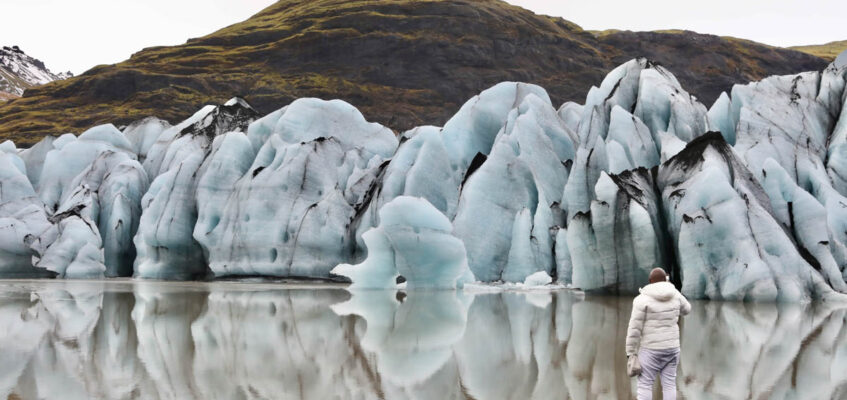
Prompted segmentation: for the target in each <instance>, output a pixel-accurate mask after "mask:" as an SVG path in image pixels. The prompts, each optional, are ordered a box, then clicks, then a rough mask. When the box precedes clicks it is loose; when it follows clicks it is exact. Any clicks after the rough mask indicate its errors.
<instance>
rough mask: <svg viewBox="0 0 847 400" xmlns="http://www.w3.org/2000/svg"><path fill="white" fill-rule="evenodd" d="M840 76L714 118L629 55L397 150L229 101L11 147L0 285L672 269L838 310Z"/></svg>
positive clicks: (504, 95) (785, 86)
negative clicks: (572, 91) (572, 84)
mask: <svg viewBox="0 0 847 400" xmlns="http://www.w3.org/2000/svg"><path fill="white" fill-rule="evenodd" d="M846 80H847V66H844V65H839V64H837V63H834V64H832V65H830V66H829V67H828V68H826V69H825V70H824V71H820V72H807V73H801V74H796V75H790V76H777V77H770V78H766V79H764V80H762V81H759V82H753V83H749V84H739V85H735V86H734V87H733V88H732V90H730V91H728V92H727V93H725V94H723V95H722V96H720V98H719V99H718V100H717V101H716V102H715V103H714V104H713V105H712V107H711V108H709V109H707V108H706V107H705V106H704V105H703V104H701V103H700V102H699V101H698V100H697V98H696V97H695V96H693V95H691V94H689V93H688V92H686V91H685V89H684V88H683V87H682V86H681V85H680V84H679V82H678V81H677V79H676V78H675V77H674V76H673V74H672V73H671V72H670V71H668V70H667V69H665V68H663V67H661V66H659V65H657V64H655V63H652V62H650V61H648V60H646V59H635V60H631V61H629V62H627V63H624V64H623V65H621V66H619V67H618V68H616V69H614V70H613V71H611V72H610V73H609V74H608V75H607V77H606V78H605V79H604V80H603V82H601V83H600V84H599V86H597V87H593V88H592V89H591V90H590V91H589V92H588V94H587V96H586V99H585V103H584V104H577V103H574V102H568V103H565V104H564V105H561V106H560V107H558V108H556V107H554V105H553V104H552V103H551V101H550V97H549V96H548V95H547V93H546V92H545V91H544V89H543V88H541V87H538V86H536V85H531V84H525V83H517V82H504V83H501V84H498V85H496V86H494V87H492V88H490V89H488V90H485V91H483V92H482V93H480V94H479V95H478V96H475V97H474V98H472V99H470V100H469V101H468V102H467V103H465V104H464V105H463V106H462V107H461V109H460V110H458V112H457V113H456V115H455V116H453V117H452V118H451V119H450V120H449V121H447V122H446V123H445V125H444V126H443V127H436V126H422V127H418V128H414V129H412V130H409V131H407V132H404V133H401V134H400V135H399V136H395V134H394V133H393V132H392V131H391V130H390V129H388V128H386V127H384V126H381V125H379V124H375V123H371V122H368V121H367V120H366V119H365V117H364V116H363V115H362V114H361V113H360V112H359V111H358V110H357V109H356V108H355V107H353V106H352V105H350V104H348V103H345V102H343V101H341V100H332V101H324V100H319V99H299V100H296V101H294V102H292V103H291V104H289V105H287V106H285V107H283V108H281V109H279V110H277V111H274V112H272V113H270V114H268V115H266V116H264V117H261V118H260V115H259V113H258V112H257V111H256V110H254V109H253V108H252V107H251V106H250V105H249V104H248V103H247V102H246V101H244V100H243V99H238V98H235V99H232V100H230V101H228V102H227V103H225V104H223V105H220V106H213V105H209V106H206V107H203V108H202V109H201V110H199V111H198V112H197V113H195V114H194V115H193V116H191V117H189V118H188V119H186V120H185V121H182V122H180V123H178V124H176V125H171V124H170V123H168V122H166V121H162V120H159V119H156V118H154V117H150V118H146V119H143V120H140V121H138V122H136V123H133V124H130V125H129V126H128V127H127V128H125V129H124V130H123V131H120V130H118V129H117V128H115V127H114V126H112V125H102V126H98V127H95V128H92V129H90V130H89V131H86V132H84V133H83V134H82V135H80V136H79V137H76V136H74V135H72V134H66V135H63V136H61V137H58V138H52V137H49V138H45V139H44V140H42V141H41V142H39V143H38V144H37V145H35V146H33V147H32V148H29V149H17V148H16V147H15V145H14V144H13V143H11V142H7V143H4V144H2V145H0V152H2V154H0V163H3V165H5V167H4V168H3V170H2V176H0V178H2V181H1V182H2V184H3V186H2V192H0V221H2V224H3V225H2V226H0V229H2V231H0V251H2V254H3V255H4V257H3V261H2V263H0V275H2V276H58V277H68V278H71V277H91V276H101V275H104V276H130V275H132V276H137V277H141V278H163V279H193V278H198V277H221V276H239V275H241V276H256V275H259V276H273V277H307V278H322V279H343V278H342V277H341V276H339V275H336V274H333V273H331V271H332V270H333V268H336V266H339V265H342V266H341V267H338V268H337V269H336V270H337V271H339V272H340V271H343V274H341V275H344V276H346V277H348V278H352V280H353V281H354V287H355V286H358V287H394V286H395V285H396V278H397V276H398V275H402V276H403V277H404V278H406V279H407V281H408V282H409V283H408V286H409V287H455V286H456V285H457V282H459V283H461V282H464V281H465V280H468V279H471V277H473V279H476V280H480V281H483V282H497V281H505V282H524V281H526V280H527V279H528V278H531V277H539V276H542V275H547V276H550V277H551V279H552V280H553V281H557V282H558V283H560V284H565V285H570V286H572V287H575V288H580V289H584V290H588V291H605V292H612V293H634V292H635V291H636V290H637V288H638V287H639V286H641V285H643V284H644V283H645V281H646V274H647V272H648V271H649V270H650V269H651V268H654V267H663V268H665V269H666V270H668V271H669V272H670V274H671V277H672V280H673V281H674V282H675V283H676V284H678V285H679V286H680V287H681V288H682V290H683V292H684V293H685V294H686V295H689V296H691V297H696V298H711V299H743V300H777V301H806V300H810V299H819V298H824V299H836V298H842V297H843V293H845V292H847V283H845V277H847V268H845V267H847V208H845V207H844V204H847V198H845V195H847V178H844V177H845V176H847V107H845V106H844V105H845V102H847V90H845V81H846ZM709 132H712V133H709ZM385 216H389V220H388V221H384V218H385ZM433 224H434V225H433ZM427 229H428V230H430V231H427V232H428V233H426V234H425V233H424V230H427ZM433 229H434V230H433ZM412 243H414V244H415V245H414V246H413V245H412ZM398 256H402V257H401V258H398ZM436 264H438V265H437V266H436ZM453 267H455V268H453ZM465 267H466V270H462V268H465ZM448 270H449V273H447V271H448ZM458 270H462V272H461V273H459V272H457V271H458ZM454 272H455V275H454ZM454 278H455V279H456V280H453V279H454ZM530 280H532V281H533V282H535V279H534V278H531V279H530Z"/></svg>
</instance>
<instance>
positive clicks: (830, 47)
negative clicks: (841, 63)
mask: <svg viewBox="0 0 847 400" xmlns="http://www.w3.org/2000/svg"><path fill="white" fill-rule="evenodd" d="M789 49H793V50H797V51H802V52H803V53H808V54H811V55H813V56H817V57H820V58H823V59H824V60H827V61H832V60H835V57H838V55H839V54H841V53H842V52H844V50H847V40H839V41H836V42H829V43H826V44H816V45H810V46H794V47H789Z"/></svg>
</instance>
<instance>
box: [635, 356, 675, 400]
mask: <svg viewBox="0 0 847 400" xmlns="http://www.w3.org/2000/svg"><path fill="white" fill-rule="evenodd" d="M638 361H640V362H641V375H638V400H651V399H652V398H653V382H654V381H655V380H656V376H657V375H659V374H661V376H662V399H664V400H676V366H677V364H679V348H678V347H677V348H675V349H665V350H651V349H641V350H640V351H639V352H638Z"/></svg>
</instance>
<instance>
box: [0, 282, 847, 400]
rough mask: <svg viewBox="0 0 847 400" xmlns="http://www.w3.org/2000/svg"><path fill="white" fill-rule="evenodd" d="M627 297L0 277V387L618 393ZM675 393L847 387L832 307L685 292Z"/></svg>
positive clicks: (791, 394)
mask: <svg viewBox="0 0 847 400" xmlns="http://www.w3.org/2000/svg"><path fill="white" fill-rule="evenodd" d="M630 303H631V298H617V297H598V296H591V295H584V294H582V293H580V292H575V291H568V290H559V291H524V292H518V291H503V290H493V289H491V290H481V289H479V288H476V289H475V290H474V289H472V288H471V289H467V290H464V291H408V292H406V291H385V290H379V291H357V292H354V293H352V294H351V293H350V292H348V291H347V290H345V288H344V286H343V285H329V284H306V283H297V284H290V283H264V282H200V283H198V282H192V283H178V282H151V281H135V280H109V281H44V280H41V281H25V280H9V281H0V326H2V329H0V349H2V350H0V398H8V399H17V398H26V399H30V398H45V399H58V398H61V399H88V398H108V399H133V398H138V399H157V398H159V399H192V398H204V399H530V398H532V399H564V398H572V399H627V398H633V394H634V389H635V386H634V382H635V381H634V380H631V379H629V378H628V377H627V376H626V374H625V368H624V364H625V355H624V352H623V340H624V335H625V330H626V325H627V322H628V318H629V314H630ZM693 305H694V307H693V310H692V313H691V314H690V316H688V317H687V318H685V319H684V321H683V323H682V359H681V364H680V368H679V377H678V385H679V392H680V398H684V399H842V398H847V372H845V371H847V309H839V308H833V307H831V306H827V305H824V304H809V305H798V304H751V303H723V302H694V303H693Z"/></svg>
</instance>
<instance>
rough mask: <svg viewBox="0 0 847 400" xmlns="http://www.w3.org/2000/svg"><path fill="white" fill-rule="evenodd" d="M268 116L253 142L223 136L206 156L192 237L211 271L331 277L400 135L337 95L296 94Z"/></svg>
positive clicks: (251, 131) (255, 128)
mask: <svg viewBox="0 0 847 400" xmlns="http://www.w3.org/2000/svg"><path fill="white" fill-rule="evenodd" d="M271 116H272V117H273V118H276V122H273V121H270V120H268V118H271ZM271 116H269V117H266V118H264V119H261V120H259V121H257V122H256V123H254V124H253V125H251V127H250V128H248V135H247V139H248V141H249V142H250V143H249V144H250V146H247V145H248V143H247V141H244V140H242V139H240V138H229V137H227V138H226V139H225V140H227V141H229V143H230V144H228V145H225V146H224V145H222V146H220V149H219V150H216V151H215V152H214V153H213V155H212V156H211V158H210V160H211V161H209V163H211V164H210V168H209V169H207V170H205V171H202V174H203V175H204V176H205V175H206V174H213V175H210V177H209V178H208V179H201V186H200V190H201V192H199V193H201V194H202V196H203V203H204V205H203V206H202V208H201V209H200V211H201V212H203V213H206V212H208V214H204V215H203V219H202V220H201V221H200V223H199V224H198V227H197V228H196V229H195V237H196V238H197V240H198V242H200V243H201V244H202V245H203V247H204V248H205V249H206V251H207V252H208V263H209V266H210V268H211V270H212V272H213V273H214V274H215V275H217V276H225V275H269V276H283V277H285V276H298V277H312V278H328V277H329V271H330V269H332V268H333V267H334V266H335V265H337V264H340V263H343V262H346V261H350V260H351V258H352V256H353V253H354V252H355V250H356V238H355V231H356V224H355V222H356V221H355V219H356V218H357V215H358V213H359V212H360V210H363V209H364V208H365V206H366V200H368V199H369V198H368V197H367V196H368V195H369V193H370V192H371V190H372V187H373V186H374V184H375V182H376V181H377V178H378V176H380V172H381V171H382V169H383V168H384V167H385V164H386V159H387V158H388V157H390V156H391V155H392V154H393V153H394V152H395V150H396V147H397V139H396V138H395V137H394V134H393V133H392V132H391V131H390V130H388V129H387V128H385V127H382V126H381V125H378V124H373V123H369V122H367V121H366V120H365V119H364V117H363V116H362V115H361V113H359V112H358V111H357V110H356V109H355V108H353V107H352V106H350V105H349V104H347V103H344V102H342V101H323V100H318V99H301V100H298V101H295V102H294V103H292V104H291V105H289V106H288V107H286V108H285V109H283V110H280V111H278V112H276V113H273V114H272V115H271ZM271 126H272V127H273V128H269V127H271ZM268 129H270V133H268V131H267V130H268ZM259 143H262V144H261V146H259V148H258V151H257V152H256V153H255V154H254V153H253V151H252V149H251V147H252V148H253V149H255V148H256V147H255V146H256V145H257V144H259ZM227 158H229V160H228V161H227ZM214 165H217V166H214ZM245 166H248V167H247V168H246V169H245ZM206 190H215V191H216V193H217V194H214V195H211V194H208V195H207V193H208V192H206ZM213 196H214V198H213ZM205 204H209V206H206V205H205ZM210 207H211V208H210Z"/></svg>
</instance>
